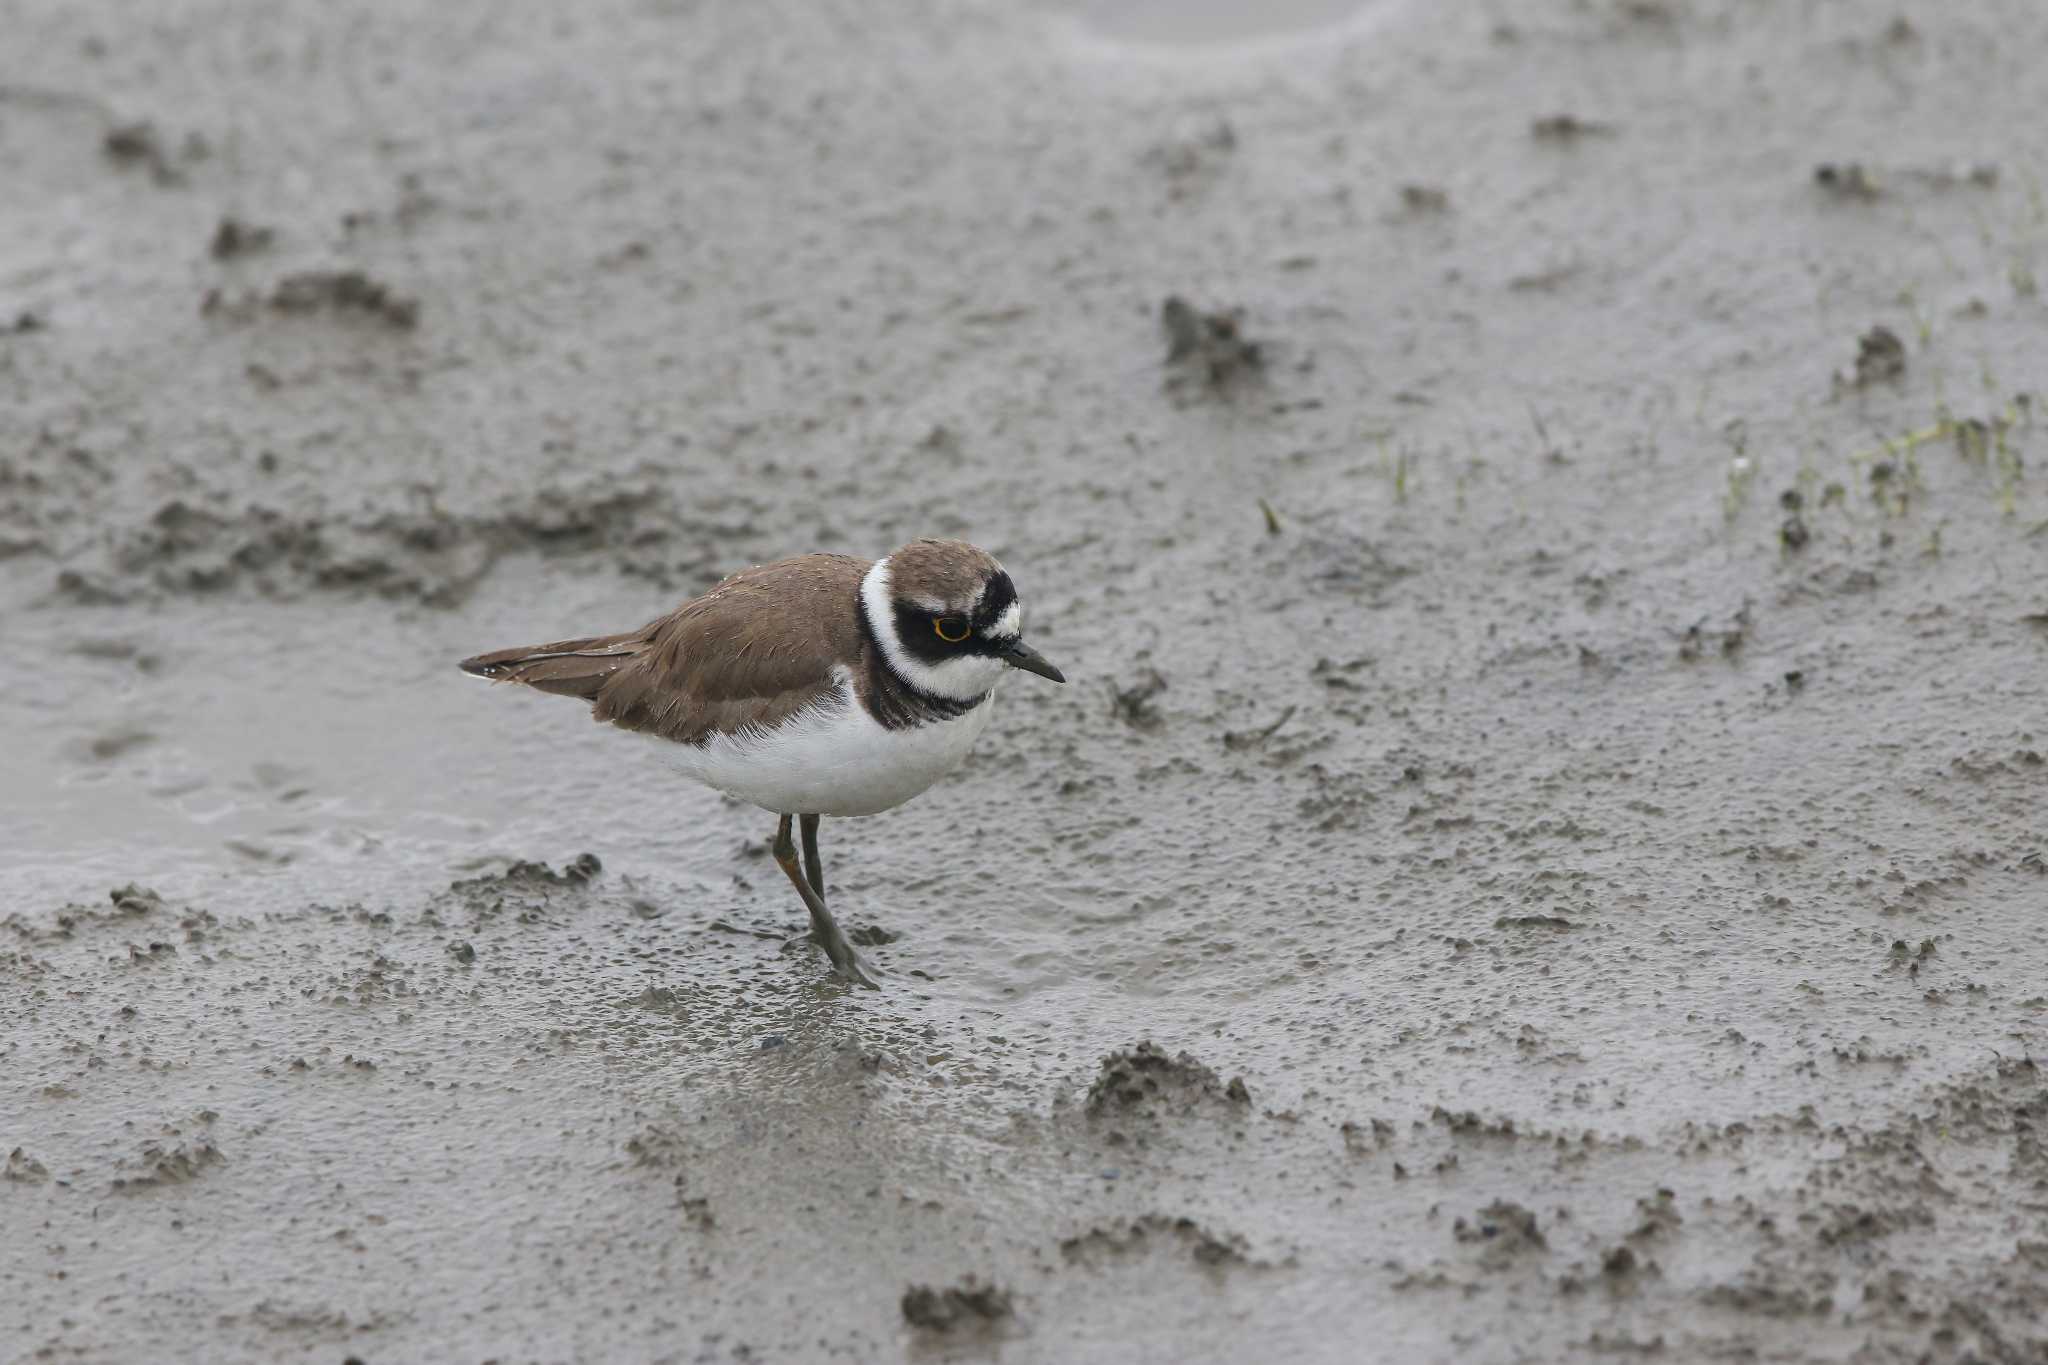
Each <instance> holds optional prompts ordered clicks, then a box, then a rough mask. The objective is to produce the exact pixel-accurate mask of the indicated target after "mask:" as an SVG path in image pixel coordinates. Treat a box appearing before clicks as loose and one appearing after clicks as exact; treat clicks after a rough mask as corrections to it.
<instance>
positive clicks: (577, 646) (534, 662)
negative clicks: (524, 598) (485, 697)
mask: <svg viewBox="0 0 2048 1365" xmlns="http://www.w3.org/2000/svg"><path fill="white" fill-rule="evenodd" d="M645 648H647V637H646V636H645V635H644V634H643V633H641V632H639V631H635V632H633V633H631V634H628V635H593V636H591V637H590V638H589V639H585V640H557V641H556V642H555V643H553V644H551V645H525V646H522V647H520V648H517V649H499V650H493V651H492V652H491V653H489V654H479V655H477V656H476V657H475V658H472V659H464V660H463V661H462V671H463V672H464V673H467V674H470V675H471V676H472V677H478V678H488V679H490V680H491V681H492V682H510V683H525V684H526V685H527V686H528V687H537V688H539V689H540V690H541V691H543V692H553V693H555V694H556V695H557V696H563V697H581V698H583V699H584V700H586V701H589V700H592V699H594V698H595V697H596V696H597V693H598V689H599V688H601V687H603V686H604V684H605V679H607V678H609V677H611V675H612V674H614V673H616V672H618V671H619V670H620V669H621V668H623V667H625V666H626V665H627V664H628V663H630V662H632V660H633V658H634V656H636V655H638V654H639V653H640V652H641V651H642V650H644V649H645Z"/></svg>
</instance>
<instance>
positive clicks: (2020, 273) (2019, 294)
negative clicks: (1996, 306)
mask: <svg viewBox="0 0 2048 1365" xmlns="http://www.w3.org/2000/svg"><path fill="white" fill-rule="evenodd" d="M2005 275H2006V278H2007V279H2008V280H2010V281H2011V282H2012V292H2013V296H2014V297H2016V298H2022V299H2031V298H2033V297H2034V296H2035V295H2037V294H2039V293H2040V292H2041V282H2040V280H2038V279H2036V278H2035V276H2034V266H2033V263H2032V262H2031V261H2027V260H2024V259H2022V258H2020V257H2017V256H2015V257H2014V258H2013V262H2012V264H2011V265H2010V266H2008V267H2007V268H2006V272H2005Z"/></svg>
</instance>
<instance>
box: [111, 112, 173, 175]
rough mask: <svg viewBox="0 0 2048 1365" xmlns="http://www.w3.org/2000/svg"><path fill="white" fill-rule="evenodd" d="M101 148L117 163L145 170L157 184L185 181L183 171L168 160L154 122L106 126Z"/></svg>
mask: <svg viewBox="0 0 2048 1365" xmlns="http://www.w3.org/2000/svg"><path fill="white" fill-rule="evenodd" d="M100 151H102V152H103V153H105V154H106V158H107V160H109V161H111V162H113V163H114V164H115V165H117V166H123V167H127V166H134V167H140V168H141V169H143V170H146V171H148V172H149V176H150V179H152V180H154V181H156V183H157V184H159V185H164V186H172V185H182V184H184V183H185V173H184V172H183V171H182V170H180V169H178V167H177V165H176V164H175V163H173V161H172V160H171V154H170V152H169V150H168V149H167V148H165V146H164V143H163V138H162V137H160V136H158V134H157V131H156V125H155V124H153V123H150V122H149V121H148V120H146V119H144V120H140V121H138V122H134V123H123V124H119V125H117V126H115V127H113V128H109V129H108V130H107V135H106V136H105V137H103V138H101V139H100Z"/></svg>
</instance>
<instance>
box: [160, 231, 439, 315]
mask: <svg viewBox="0 0 2048 1365" xmlns="http://www.w3.org/2000/svg"><path fill="white" fill-rule="evenodd" d="M222 226H223V227H226V226H227V225H226V224H223V225H222ZM220 241H221V238H220V234H219V232H218V231H217V232H216V233H215V237H214V242H215V246H216V247H218V246H219V244H220ZM216 254H218V253H216ZM263 309H268V310H270V311H271V312H273V313H284V314H296V315H301V316H304V315H308V314H314V313H330V314H334V315H336V316H341V317H349V316H356V317H363V318H367V319H370V320H372V321H376V322H381V323H383V324H384V325H385V326H386V327H389V328H391V329H392V330H394V331H401V332H407V331H411V330H412V329H413V328H415V327H417V326H418V325H419V321H420V305H419V300H417V299H414V298H410V297H407V296H406V295H403V294H400V293H398V292H397V291H395V290H393V289H392V288H391V287H390V286H389V285H386V284H384V283H382V282H381V281H379V280H374V279H372V278H370V277H369V276H368V275H366V274H364V273H363V272H362V271H360V270H304V271H300V272H299V273H298V274H295V275H287V276H285V277H284V278H283V279H281V280H279V281H278V282H277V283H276V284H275V285H273V286H272V287H271V290H270V292H269V293H267V294H260V295H243V296H242V297H240V298H236V299H230V298H229V297H228V296H227V295H225V294H223V293H222V292H221V291H220V290H218V289H213V290H209V291H207V294H206V298H205V300H204V301H203V302H202V303H201V304H200V308H199V311H200V313H201V315H202V316H205V317H219V318H226V319H228V320H231V321H235V322H248V321H251V320H253V319H254V318H255V317H256V316H257V315H258V314H259V312H260V311H261V310H263Z"/></svg>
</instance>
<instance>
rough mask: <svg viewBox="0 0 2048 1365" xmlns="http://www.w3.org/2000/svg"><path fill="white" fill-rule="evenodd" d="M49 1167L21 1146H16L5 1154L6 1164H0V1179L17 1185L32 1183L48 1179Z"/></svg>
mask: <svg viewBox="0 0 2048 1365" xmlns="http://www.w3.org/2000/svg"><path fill="white" fill-rule="evenodd" d="M49 1176H50V1171H49V1168H48V1167H46V1166H44V1165H43V1163H42V1162H40V1161H37V1160H36V1159H35V1158H34V1157H32V1156H30V1155H29V1154H28V1153H27V1152H25V1151H23V1150H22V1149H21V1148H19V1147H16V1148H15V1149H14V1150H13V1151H11V1152H9V1153H8V1154H7V1164H6V1165H5V1166H0V1180H7V1181H11V1182H13V1183H14V1184H17V1185H32V1184H35V1183H37V1182H39V1181H43V1180H47V1179H49Z"/></svg>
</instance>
